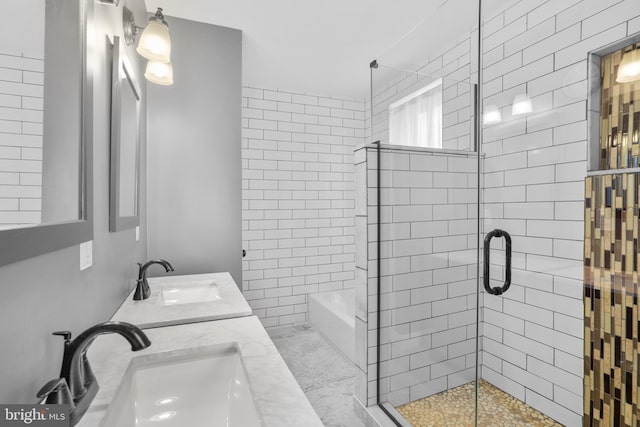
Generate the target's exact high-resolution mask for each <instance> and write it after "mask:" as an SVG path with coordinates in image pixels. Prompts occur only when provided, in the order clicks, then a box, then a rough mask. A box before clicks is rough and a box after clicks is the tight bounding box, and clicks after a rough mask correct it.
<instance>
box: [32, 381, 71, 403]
mask: <svg viewBox="0 0 640 427" xmlns="http://www.w3.org/2000/svg"><path fill="white" fill-rule="evenodd" d="M37 396H38V399H40V403H41V404H42V403H48V404H51V405H71V408H73V406H74V404H73V398H72V397H71V391H70V390H69V386H68V385H67V381H66V380H65V379H64V378H55V379H53V380H51V381H49V382H47V383H46V384H45V385H44V386H42V388H41V389H40V391H38V394H37Z"/></svg>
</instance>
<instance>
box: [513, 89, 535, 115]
mask: <svg viewBox="0 0 640 427" xmlns="http://www.w3.org/2000/svg"><path fill="white" fill-rule="evenodd" d="M532 111H533V105H532V104H531V100H530V99H529V97H527V95H526V94H520V95H516V97H515V98H514V99H513V105H512V106H511V114H512V115H514V116H519V115H521V114H529V113H530V112H532Z"/></svg>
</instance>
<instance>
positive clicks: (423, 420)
mask: <svg viewBox="0 0 640 427" xmlns="http://www.w3.org/2000/svg"><path fill="white" fill-rule="evenodd" d="M474 394H475V382H470V383H467V384H465V385H461V386H459V387H456V388H452V389H451V390H447V391H445V392H442V393H439V394H435V395H433V396H429V397H427V398H424V399H421V400H417V401H415V402H411V403H407V404H406V405H402V406H400V407H398V408H397V409H398V411H399V412H400V413H401V414H402V416H403V417H405V418H406V420H407V421H409V422H410V423H411V425H412V426H413V427H462V426H464V427H467V426H469V427H471V426H474V421H475V420H474V406H475V403H474ZM478 426H483V427H484V426H486V427H490V426H491V427H493V426H504V427H507V426H509V427H512V426H513V427H516V426H518V427H519V426H540V427H546V426H562V424H558V423H557V422H556V421H554V420H552V419H551V418H549V417H547V416H545V415H544V414H542V413H541V412H539V411H537V410H535V409H533V408H532V407H531V406H529V405H527V404H526V403H524V402H522V401H520V400H518V399H516V398H515V397H513V396H511V395H510V394H507V393H505V392H504V391H502V390H500V389H499V388H497V387H495V386H494V385H492V384H490V383H488V382H486V381H485V380H480V385H479V394H478Z"/></svg>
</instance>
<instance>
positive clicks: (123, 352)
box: [78, 316, 322, 427]
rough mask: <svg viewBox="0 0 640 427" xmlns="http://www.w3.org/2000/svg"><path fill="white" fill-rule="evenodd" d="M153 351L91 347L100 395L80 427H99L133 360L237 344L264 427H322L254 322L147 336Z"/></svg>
mask: <svg viewBox="0 0 640 427" xmlns="http://www.w3.org/2000/svg"><path fill="white" fill-rule="evenodd" d="M145 333H146V334H147V336H148V337H149V339H150V340H151V346H150V347H149V348H147V349H145V350H142V351H139V352H132V351H131V346H130V345H129V343H127V341H126V340H125V339H124V338H122V337H120V336H117V335H113V334H109V335H102V336H100V337H98V338H97V339H96V340H95V342H94V343H93V344H92V345H91V347H89V351H88V358H89V361H90V362H91V366H92V368H93V372H94V374H95V376H96V379H97V381H98V383H99V384H100V390H99V391H98V394H97V395H96V397H95V399H94V400H93V403H92V404H91V406H90V407H89V409H88V411H87V413H86V414H85V415H84V417H83V418H82V419H81V420H80V423H78V426H79V427H97V426H99V425H100V424H101V422H102V419H103V418H104V416H105V414H106V412H107V409H108V406H109V404H110V402H111V401H112V399H113V398H114V394H115V392H116V389H117V388H118V386H119V384H120V381H121V379H122V376H123V374H124V372H125V370H126V368H127V366H128V365H129V362H130V361H131V359H132V358H134V357H136V356H141V355H149V354H154V353H161V352H167V351H173V350H180V349H185V348H191V347H200V346H209V345H215V344H223V343H232V342H235V343H237V345H238V348H239V349H240V354H241V357H242V359H243V362H244V365H245V367H246V371H247V374H248V379H249V382H250V384H251V387H252V389H253V393H254V397H255V401H256V405H257V407H258V410H259V411H260V413H261V415H262V419H263V424H262V427H270V426H273V427H288V426H290V427H299V426H308V427H315V426H317V427H322V422H321V421H320V419H319V418H318V416H317V414H316V413H315V411H314V410H313V408H312V407H311V404H310V403H309V401H308V400H307V398H306V396H305V395H304V393H303V392H302V390H301V389H300V386H299V385H298V383H297V382H296V380H295V378H294V377H293V375H292V374H291V372H290V371H289V369H288V368H287V365H286V364H285V362H284V360H283V359H282V357H281V356H280V353H278V351H277V350H276V348H275V346H274V345H273V342H272V341H271V339H270V338H269V336H268V335H267V332H266V331H265V330H264V328H263V327H262V324H261V323H260V321H259V320H258V318H257V317H255V316H248V317H241V318H235V319H226V320H218V321H215V322H200V323H191V324H187V325H176V326H168V327H163V328H154V329H149V330H146V331H145Z"/></svg>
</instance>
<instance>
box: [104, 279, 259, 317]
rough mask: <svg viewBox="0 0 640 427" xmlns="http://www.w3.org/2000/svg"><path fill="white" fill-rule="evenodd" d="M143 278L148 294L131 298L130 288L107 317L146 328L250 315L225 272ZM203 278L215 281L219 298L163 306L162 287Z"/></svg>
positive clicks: (248, 308)
mask: <svg viewBox="0 0 640 427" xmlns="http://www.w3.org/2000/svg"><path fill="white" fill-rule="evenodd" d="M147 280H148V282H149V288H150V289H151V296H150V297H149V298H148V299H146V300H142V301H134V300H133V293H134V292H135V289H134V290H133V291H131V294H130V295H129V296H128V297H127V299H125V300H124V302H123V303H122V305H121V306H120V308H119V309H118V311H117V312H116V314H114V315H113V318H112V319H111V320H115V321H120V322H129V323H133V324H134V325H136V326H138V327H140V328H142V329H146V328H157V327H160V326H168V325H181V324H184V323H194V322H205V321H209V320H218V319H230V318H234V317H243V316H250V315H251V314H252V311H251V307H249V304H247V301H246V300H245V299H244V297H243V296H242V292H240V289H239V288H238V286H237V285H236V283H235V281H234V280H233V278H232V277H231V275H230V274H229V273H209V274H190V275H183V276H164V277H152V278H149V279H147ZM206 281H211V282H214V283H215V284H216V286H217V289H218V292H219V294H220V299H218V300H216V301H206V302H197V303H190V304H176V305H163V298H162V291H163V290H166V289H169V288H180V287H181V286H187V285H188V284H192V283H194V282H206Z"/></svg>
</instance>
